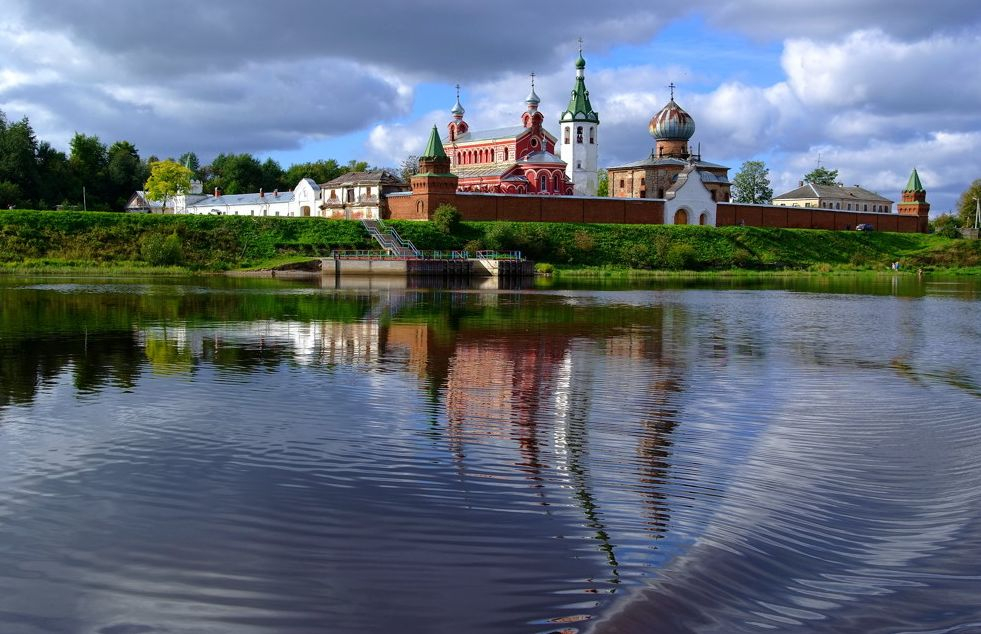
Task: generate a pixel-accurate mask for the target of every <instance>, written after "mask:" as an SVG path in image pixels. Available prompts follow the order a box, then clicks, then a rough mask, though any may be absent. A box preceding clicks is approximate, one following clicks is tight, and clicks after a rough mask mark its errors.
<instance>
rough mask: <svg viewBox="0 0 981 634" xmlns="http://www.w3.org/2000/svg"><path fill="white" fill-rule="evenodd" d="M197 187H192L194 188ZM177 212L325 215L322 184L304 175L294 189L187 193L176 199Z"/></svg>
mask: <svg viewBox="0 0 981 634" xmlns="http://www.w3.org/2000/svg"><path fill="white" fill-rule="evenodd" d="M193 190H194V188H193V187H192V191H193ZM174 213H178V214H198V215H215V216H286V217H304V218H306V217H310V216H320V215H322V213H321V209H320V185H318V184H317V183H315V182H313V180H312V179H309V178H304V179H303V180H301V181H300V182H299V183H298V184H297V185H296V187H295V188H293V191H290V192H280V191H279V190H274V191H273V192H272V193H267V192H264V191H262V190H259V192H258V193H255V194H228V195H222V193H221V191H219V190H218V189H217V188H216V189H215V191H214V193H213V194H211V195H205V194H200V193H197V194H186V195H181V196H177V197H175V199H174Z"/></svg>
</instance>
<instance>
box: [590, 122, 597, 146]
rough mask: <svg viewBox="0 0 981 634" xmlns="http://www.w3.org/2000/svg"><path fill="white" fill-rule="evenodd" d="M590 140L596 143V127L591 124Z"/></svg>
mask: <svg viewBox="0 0 981 634" xmlns="http://www.w3.org/2000/svg"><path fill="white" fill-rule="evenodd" d="M589 142H590V144H592V143H596V128H594V127H593V126H589Z"/></svg>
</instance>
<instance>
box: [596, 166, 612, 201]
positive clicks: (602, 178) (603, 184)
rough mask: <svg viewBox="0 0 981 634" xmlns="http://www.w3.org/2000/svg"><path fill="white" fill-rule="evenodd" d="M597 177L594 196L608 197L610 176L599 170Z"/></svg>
mask: <svg viewBox="0 0 981 634" xmlns="http://www.w3.org/2000/svg"><path fill="white" fill-rule="evenodd" d="M597 175H598V176H599V181H598V182H597V183H596V195H597V196H609V195H610V175H609V174H608V173H607V171H606V170H600V171H599V172H597Z"/></svg>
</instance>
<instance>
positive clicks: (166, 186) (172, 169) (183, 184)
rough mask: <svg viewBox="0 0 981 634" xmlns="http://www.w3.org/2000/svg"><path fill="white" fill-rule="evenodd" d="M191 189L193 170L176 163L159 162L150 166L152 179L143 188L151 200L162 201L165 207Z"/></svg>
mask: <svg viewBox="0 0 981 634" xmlns="http://www.w3.org/2000/svg"><path fill="white" fill-rule="evenodd" d="M190 188H191V170H189V169H187V168H186V167H184V166H183V165H181V164H180V163H175V162H174V161H158V162H156V163H154V164H153V165H151V166H150V178H149V180H147V182H146V186H145V187H144V188H143V189H144V190H145V191H146V196H147V198H148V199H150V200H161V201H163V203H164V207H167V202H168V201H170V200H171V199H172V198H173V197H174V196H177V195H178V194H181V193H183V192H186V191H188V190H189V189H190Z"/></svg>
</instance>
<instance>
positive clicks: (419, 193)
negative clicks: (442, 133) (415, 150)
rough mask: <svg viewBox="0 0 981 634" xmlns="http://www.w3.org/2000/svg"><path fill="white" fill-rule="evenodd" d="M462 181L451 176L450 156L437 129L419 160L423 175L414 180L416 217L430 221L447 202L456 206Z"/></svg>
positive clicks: (412, 180) (432, 133)
mask: <svg viewBox="0 0 981 634" xmlns="http://www.w3.org/2000/svg"><path fill="white" fill-rule="evenodd" d="M459 181H460V179H459V178H457V177H456V175H455V174H451V173H450V157H448V156H447V155H446V151H445V150H443V143H442V141H440V140H439V132H438V131H437V129H436V126H435V125H434V126H433V131H432V132H431V133H430V134H429V142H428V143H427V144H426V149H425V150H423V152H422V156H420V157H419V173H418V174H416V175H415V176H413V177H412V179H411V184H412V199H413V200H414V201H415V204H416V208H415V210H414V214H413V218H414V219H416V220H429V218H430V216H431V215H432V213H433V211H434V210H435V209H436V208H437V207H439V206H440V205H442V204H443V203H448V204H451V205H452V204H453V202H454V200H455V198H456V187H457V184H458V183H459Z"/></svg>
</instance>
